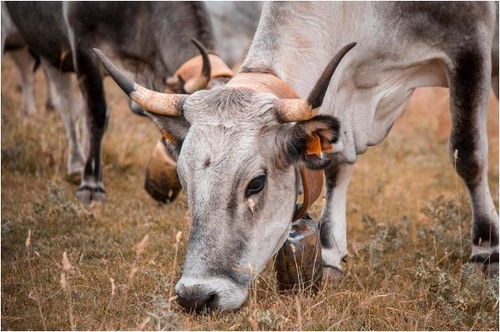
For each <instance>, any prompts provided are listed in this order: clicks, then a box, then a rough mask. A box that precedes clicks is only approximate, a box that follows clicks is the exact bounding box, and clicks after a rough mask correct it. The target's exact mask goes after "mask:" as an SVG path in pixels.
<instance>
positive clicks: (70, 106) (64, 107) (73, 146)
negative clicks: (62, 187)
mask: <svg viewBox="0 0 500 332" xmlns="http://www.w3.org/2000/svg"><path fill="white" fill-rule="evenodd" d="M42 61H43V60H42ZM43 65H44V67H45V71H46V73H47V78H48V79H47V84H50V85H51V87H50V89H49V90H50V92H51V93H52V96H51V99H52V100H53V101H54V103H55V107H56V108H57V110H58V111H59V113H60V114H61V118H62V120H63V123H64V129H65V130H66V135H67V136H68V143H69V148H68V164H67V167H68V176H69V178H70V179H74V178H79V177H80V175H81V173H82V171H83V165H84V161H85V156H84V154H83V152H82V148H81V146H80V142H79V139H78V129H77V128H78V127H77V122H76V120H77V117H78V111H79V110H78V108H77V105H75V100H74V91H73V89H72V87H73V86H72V83H71V74H70V73H63V72H61V71H60V70H58V69H57V68H54V67H53V66H52V65H51V64H49V63H48V62H46V61H43Z"/></svg>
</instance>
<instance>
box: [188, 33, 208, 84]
mask: <svg viewBox="0 0 500 332" xmlns="http://www.w3.org/2000/svg"><path fill="white" fill-rule="evenodd" d="M191 41H192V42H193V44H194V45H195V46H196V47H197V48H198V50H199V51H200V53H201V58H202V60H203V65H202V67H201V73H200V76H198V77H196V78H193V79H191V80H189V81H187V82H186V84H184V91H186V93H188V94H191V93H193V92H196V91H198V90H202V89H205V88H206V87H207V85H208V82H210V76H211V72H212V67H211V65H210V60H209V57H208V51H207V49H206V48H205V46H203V44H202V43H200V42H199V41H198V40H196V39H194V38H191Z"/></svg>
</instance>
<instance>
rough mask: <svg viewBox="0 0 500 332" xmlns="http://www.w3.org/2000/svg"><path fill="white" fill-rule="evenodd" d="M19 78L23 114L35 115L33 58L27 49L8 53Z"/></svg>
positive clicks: (34, 61)
mask: <svg viewBox="0 0 500 332" xmlns="http://www.w3.org/2000/svg"><path fill="white" fill-rule="evenodd" d="M10 53H11V56H12V59H13V60H14V63H15V64H16V67H17V69H18V71H19V76H20V78H21V91H22V94H23V114H24V115H32V114H35V113H36V103H35V91H34V87H35V63H36V60H35V58H34V57H33V56H32V55H31V54H30V52H29V51H28V49H27V48H21V49H18V50H13V51H11V52H10Z"/></svg>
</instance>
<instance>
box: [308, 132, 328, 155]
mask: <svg viewBox="0 0 500 332" xmlns="http://www.w3.org/2000/svg"><path fill="white" fill-rule="evenodd" d="M306 147H307V155H309V156H310V155H316V156H319V155H320V154H321V152H323V151H331V150H333V146H332V145H331V144H321V139H320V138H319V136H318V134H316V133H314V134H312V136H309V137H308V138H307V141H306Z"/></svg>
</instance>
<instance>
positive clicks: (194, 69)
mask: <svg viewBox="0 0 500 332" xmlns="http://www.w3.org/2000/svg"><path fill="white" fill-rule="evenodd" d="M208 59H209V60H210V66H211V68H212V71H211V75H210V76H211V78H216V77H233V76H234V73H233V71H232V70H231V69H230V68H229V67H228V66H227V65H226V63H225V62H224V60H222V59H221V58H219V57H218V56H217V55H215V54H209V55H208ZM202 66H203V58H202V57H201V55H197V56H195V57H193V58H191V59H189V60H188V61H186V62H184V63H183V64H182V65H181V66H180V67H179V69H177V71H176V72H175V73H174V75H173V77H177V76H180V77H182V78H183V79H184V81H188V80H190V79H192V78H195V77H197V76H199V75H200V73H201V67H202Z"/></svg>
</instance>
